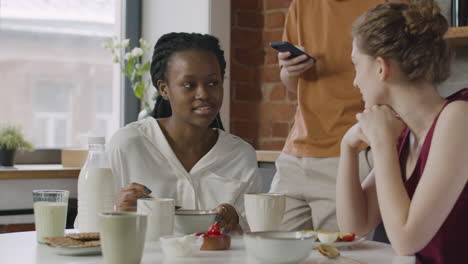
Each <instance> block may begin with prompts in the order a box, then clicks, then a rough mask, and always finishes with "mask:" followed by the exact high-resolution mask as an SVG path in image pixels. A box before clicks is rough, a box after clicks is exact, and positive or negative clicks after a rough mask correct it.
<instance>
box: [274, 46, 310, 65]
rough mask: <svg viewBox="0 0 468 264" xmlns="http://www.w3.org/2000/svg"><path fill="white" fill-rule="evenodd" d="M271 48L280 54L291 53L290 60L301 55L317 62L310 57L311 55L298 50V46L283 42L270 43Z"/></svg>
mask: <svg viewBox="0 0 468 264" xmlns="http://www.w3.org/2000/svg"><path fill="white" fill-rule="evenodd" d="M270 47H272V48H274V49H275V50H277V51H280V52H286V51H289V52H290V53H291V56H289V58H288V59H292V58H295V57H297V56H301V55H304V54H305V55H307V57H308V59H311V60H313V61H314V62H317V59H315V58H314V57H312V56H310V55H309V54H307V53H305V52H303V51H302V50H300V49H298V48H297V47H296V46H294V45H293V44H291V43H289V42H287V41H281V42H270Z"/></svg>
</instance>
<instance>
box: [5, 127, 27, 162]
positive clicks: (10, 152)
mask: <svg viewBox="0 0 468 264" xmlns="http://www.w3.org/2000/svg"><path fill="white" fill-rule="evenodd" d="M33 149H34V148H33V145H32V144H31V143H30V142H29V141H27V140H26V139H24V136H23V133H22V132H21V129H20V128H19V127H16V126H13V125H0V166H13V160H14V158H15V152H16V150H20V151H25V150H26V151H32V150H33Z"/></svg>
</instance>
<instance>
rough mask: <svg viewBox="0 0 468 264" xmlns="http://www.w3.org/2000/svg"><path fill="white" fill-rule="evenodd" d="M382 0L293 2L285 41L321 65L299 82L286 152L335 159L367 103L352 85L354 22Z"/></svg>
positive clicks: (299, 0) (301, 155) (303, 75)
mask: <svg viewBox="0 0 468 264" xmlns="http://www.w3.org/2000/svg"><path fill="white" fill-rule="evenodd" d="M382 2H384V1H383V0H294V1H293V2H292V3H291V6H290V8H289V12H288V16H287V18H286V24H285V29H284V33H283V40H284V41H289V42H291V43H292V44H293V45H300V46H303V47H304V48H305V50H306V52H307V53H308V54H310V55H311V56H313V57H315V58H317V63H316V64H315V66H313V67H312V68H311V69H310V70H308V71H307V72H304V73H303V74H302V76H301V77H300V78H299V81H298V87H297V100H298V108H297V111H296V116H295V121H294V126H293V127H292V129H291V131H290V132H289V136H288V138H287V140H286V144H285V146H284V148H283V152H285V153H287V154H290V155H293V156H298V157H317V158H320V157H336V156H339V154H340V142H341V138H342V137H343V136H344V134H345V133H346V131H347V130H348V129H349V128H350V127H351V126H352V125H353V124H355V123H356V117H355V115H356V113H359V112H362V110H363V107H364V103H363V101H362V97H361V94H360V92H359V89H358V88H355V87H354V86H353V79H354V67H353V65H352V63H351V49H352V36H351V25H352V23H353V22H354V21H355V20H356V19H357V18H358V17H359V16H360V15H361V14H363V13H364V12H365V11H366V10H368V9H369V8H371V7H373V6H375V5H377V4H379V3H382Z"/></svg>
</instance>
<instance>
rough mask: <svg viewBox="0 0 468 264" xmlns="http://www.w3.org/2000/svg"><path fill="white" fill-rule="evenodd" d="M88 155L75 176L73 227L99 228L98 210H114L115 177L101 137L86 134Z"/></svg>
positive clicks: (86, 229)
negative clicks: (75, 198) (76, 193)
mask: <svg viewBox="0 0 468 264" xmlns="http://www.w3.org/2000/svg"><path fill="white" fill-rule="evenodd" d="M88 144H89V152H88V158H87V160H86V162H85V164H84V165H83V168H82V169H81V171H80V176H79V178H78V215H77V220H76V221H75V228H78V230H79V231H80V232H99V228H98V214H99V213H102V212H110V211H113V210H114V179H113V176H112V171H111V169H110V167H109V162H108V160H107V157H106V153H105V149H104V144H105V139H104V137H89V138H88Z"/></svg>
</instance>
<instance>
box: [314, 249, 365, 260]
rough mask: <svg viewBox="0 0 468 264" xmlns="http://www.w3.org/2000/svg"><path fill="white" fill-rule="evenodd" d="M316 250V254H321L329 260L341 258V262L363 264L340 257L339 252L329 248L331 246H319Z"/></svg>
mask: <svg viewBox="0 0 468 264" xmlns="http://www.w3.org/2000/svg"><path fill="white" fill-rule="evenodd" d="M317 250H318V252H320V254H322V255H324V256H325V257H327V258H330V259H334V258H341V259H343V260H346V261H348V262H349V263H353V264H365V263H364V262H360V261H357V260H355V259H351V258H348V257H343V256H340V251H339V250H338V249H337V248H336V247H334V246H331V245H320V246H318V247H317Z"/></svg>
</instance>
